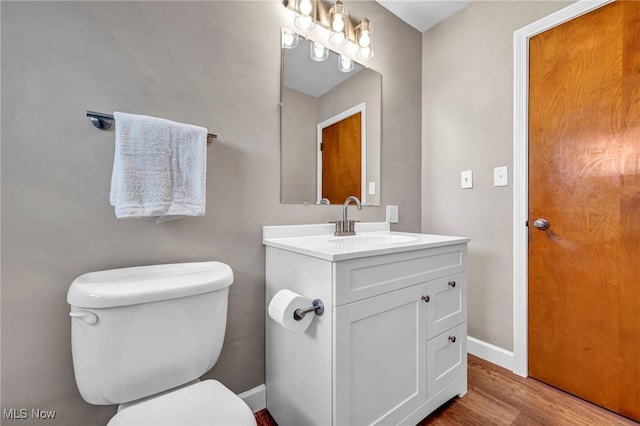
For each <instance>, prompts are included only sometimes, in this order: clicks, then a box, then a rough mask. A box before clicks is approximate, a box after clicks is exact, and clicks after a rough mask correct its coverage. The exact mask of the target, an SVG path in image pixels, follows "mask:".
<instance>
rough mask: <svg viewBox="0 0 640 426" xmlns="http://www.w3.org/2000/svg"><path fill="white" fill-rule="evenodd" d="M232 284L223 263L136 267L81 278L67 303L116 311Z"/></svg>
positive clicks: (70, 290)
mask: <svg viewBox="0 0 640 426" xmlns="http://www.w3.org/2000/svg"><path fill="white" fill-rule="evenodd" d="M232 283H233V271H232V270H231V268H230V267H229V265H226V264H224V263H221V262H191V263H173V264H166V265H150V266H136V267H132V268H120V269H110V270H106V271H99V272H89V273H88V274H84V275H81V276H79V277H78V278H76V279H75V280H74V281H73V283H71V286H70V287H69V291H68V292H67V302H68V303H69V304H70V305H71V306H77V307H81V308H112V307H116V306H127V305H135V304H139V303H149V302H156V301H160V300H167V299H176V298H179V297H186V296H193V295H196V294H202V293H209V292H212V291H216V290H220V289H223V288H226V287H229V286H230V285H231V284H232Z"/></svg>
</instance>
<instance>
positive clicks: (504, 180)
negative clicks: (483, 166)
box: [493, 166, 509, 186]
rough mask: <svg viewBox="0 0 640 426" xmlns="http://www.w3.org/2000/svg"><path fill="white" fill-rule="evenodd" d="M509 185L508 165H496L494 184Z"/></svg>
mask: <svg viewBox="0 0 640 426" xmlns="http://www.w3.org/2000/svg"><path fill="white" fill-rule="evenodd" d="M508 185H509V169H507V166H503V167H496V168H495V169H493V186H508Z"/></svg>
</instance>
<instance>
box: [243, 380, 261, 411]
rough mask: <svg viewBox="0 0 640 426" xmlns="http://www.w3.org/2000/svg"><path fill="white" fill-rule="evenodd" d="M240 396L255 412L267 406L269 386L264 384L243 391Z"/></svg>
mask: <svg viewBox="0 0 640 426" xmlns="http://www.w3.org/2000/svg"><path fill="white" fill-rule="evenodd" d="M238 396H239V397H240V398H241V399H242V400H243V401H244V402H245V403H246V404H247V405H248V406H249V408H251V412H253V413H257V412H258V411H260V410H264V409H265V408H267V388H266V387H265V385H264V384H262V385H258V386H256V387H255V388H253V389H249V390H248V391H246V392H242V393H241V394H240V395H238Z"/></svg>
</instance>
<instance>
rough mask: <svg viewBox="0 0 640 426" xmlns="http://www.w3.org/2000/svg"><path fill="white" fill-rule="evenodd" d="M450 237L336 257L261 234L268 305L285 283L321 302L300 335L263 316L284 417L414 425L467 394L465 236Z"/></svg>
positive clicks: (275, 404) (274, 407) (296, 421)
mask: <svg viewBox="0 0 640 426" xmlns="http://www.w3.org/2000/svg"><path fill="white" fill-rule="evenodd" d="M403 235H422V234H403ZM431 237H437V236H431ZM420 238H422V237H420ZM444 238H445V239H444V240H442V241H440V240H437V239H435V238H431V239H430V240H429V243H424V242H423V243H422V244H420V243H415V244H408V243H403V244H400V245H399V246H398V247H395V250H390V249H389V247H388V245H387V246H385V249H380V250H376V249H375V247H374V248H372V249H370V250H361V249H360V248H359V249H357V250H355V251H350V250H348V249H344V247H343V249H342V250H340V249H339V250H338V251H340V253H334V254H330V255H327V254H326V253H322V252H320V253H314V252H312V251H311V252H305V250H302V251H303V252H300V250H298V251H296V250H295V248H288V247H287V245H286V244H284V243H291V244H293V243H294V241H293V240H289V241H285V240H286V238H283V239H281V240H280V241H279V243H281V244H270V243H272V242H274V241H275V239H272V240H271V241H269V240H268V239H267V238H265V245H266V246H267V247H266V300H267V304H268V303H269V301H270V300H271V298H272V297H273V295H274V294H275V293H276V292H277V291H278V290H280V289H283V288H288V289H290V290H292V291H294V292H296V293H299V294H301V295H303V296H305V297H307V298H309V299H321V300H322V301H323V302H324V304H325V312H324V314H323V315H322V316H315V317H314V319H313V321H312V323H311V325H310V327H309V328H308V329H307V330H306V331H305V332H304V333H300V334H298V333H293V332H291V331H288V330H286V329H284V328H283V327H281V326H279V325H278V324H277V323H275V322H274V321H272V320H271V319H270V318H269V316H268V315H267V319H266V388H267V389H266V395H267V408H268V409H269V411H270V413H271V415H272V416H273V417H274V418H275V420H276V421H277V422H278V424H279V425H281V426H287V425H292V426H293V425H296V426H298V425H372V424H377V425H395V424H408V425H415V424H417V423H418V422H419V421H420V420H422V419H423V418H424V417H426V416H427V415H428V414H429V413H431V412H432V411H433V410H435V409H436V408H438V407H439V406H440V405H442V404H443V403H444V402H446V401H447V400H449V399H451V398H452V397H454V396H456V395H464V394H465V393H466V391H467V373H466V371H467V368H466V341H467V335H466V334H467V333H466V291H467V290H466V287H467V276H466V253H467V251H466V245H467V244H466V243H467V241H468V239H466V238H458V237H444Z"/></svg>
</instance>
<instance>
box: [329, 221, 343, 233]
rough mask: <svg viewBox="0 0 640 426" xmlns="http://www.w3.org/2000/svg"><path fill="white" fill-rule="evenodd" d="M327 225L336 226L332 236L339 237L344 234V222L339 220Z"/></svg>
mask: <svg viewBox="0 0 640 426" xmlns="http://www.w3.org/2000/svg"><path fill="white" fill-rule="evenodd" d="M329 223H335V224H336V229H335V231H334V233H333V235H335V236H339V235H342V233H343V232H344V222H343V221H341V220H331V221H329Z"/></svg>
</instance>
